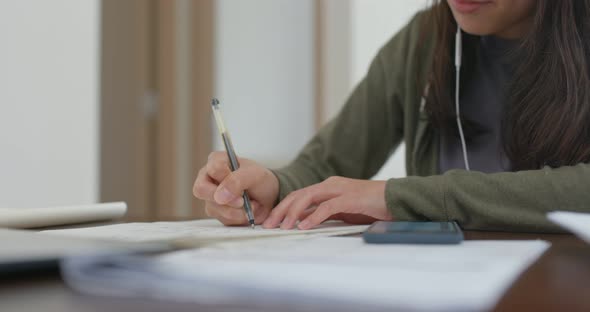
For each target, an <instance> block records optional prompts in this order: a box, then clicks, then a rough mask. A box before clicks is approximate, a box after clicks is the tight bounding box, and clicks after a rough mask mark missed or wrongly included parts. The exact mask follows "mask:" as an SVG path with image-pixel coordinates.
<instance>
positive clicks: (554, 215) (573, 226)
mask: <svg viewBox="0 0 590 312" xmlns="http://www.w3.org/2000/svg"><path fill="white" fill-rule="evenodd" d="M547 218H549V220H551V221H553V222H555V223H556V224H559V225H561V226H562V227H564V228H565V229H568V230H570V231H571V232H572V233H574V234H576V235H577V236H578V237H580V238H581V239H583V240H584V241H586V242H587V243H589V244H590V213H581V212H569V211H554V212H550V213H548V214H547Z"/></svg>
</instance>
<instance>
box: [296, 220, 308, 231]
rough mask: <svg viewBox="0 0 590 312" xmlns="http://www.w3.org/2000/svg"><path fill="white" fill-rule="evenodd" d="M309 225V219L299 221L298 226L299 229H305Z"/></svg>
mask: <svg viewBox="0 0 590 312" xmlns="http://www.w3.org/2000/svg"><path fill="white" fill-rule="evenodd" d="M308 227H309V221H301V223H299V226H298V228H299V229H300V230H307V229H308Z"/></svg>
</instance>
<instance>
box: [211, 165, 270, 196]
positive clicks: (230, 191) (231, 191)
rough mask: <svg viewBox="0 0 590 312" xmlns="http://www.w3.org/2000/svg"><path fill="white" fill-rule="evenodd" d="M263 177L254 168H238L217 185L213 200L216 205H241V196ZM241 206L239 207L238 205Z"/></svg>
mask: <svg viewBox="0 0 590 312" xmlns="http://www.w3.org/2000/svg"><path fill="white" fill-rule="evenodd" d="M263 177H264V172H263V171H261V170H259V168H257V167H254V166H244V167H240V168H239V169H238V170H236V171H232V172H230V173H229V174H228V175H227V176H226V177H225V178H224V179H223V180H222V181H221V183H220V184H219V186H218V187H217V189H216V190H215V193H214V195H213V199H214V200H215V202H216V203H218V204H221V205H226V204H230V203H232V206H234V205H238V204H243V200H242V194H243V193H244V191H245V190H247V189H249V188H250V187H252V186H254V185H256V183H258V181H260V180H261V179H262V178H263ZM240 206H241V205H240Z"/></svg>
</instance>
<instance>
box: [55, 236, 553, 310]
mask: <svg viewBox="0 0 590 312" xmlns="http://www.w3.org/2000/svg"><path fill="white" fill-rule="evenodd" d="M548 246H549V244H548V243H547V242H544V241H466V242H463V243H462V244H460V245H368V244H365V243H363V241H362V239H361V238H357V237H332V238H315V239H310V240H292V241H280V242H279V241H275V242H271V241H264V242H263V241H258V242H255V243H249V244H242V245H241V246H240V247H239V248H219V247H208V248H202V249H196V250H187V251H180V252H175V253H171V254H168V255H165V256H160V257H158V258H156V259H155V260H149V261H148V260H146V259H135V260H122V261H119V262H117V261H114V262H111V263H108V262H106V263H102V264H101V263H100V261H98V263H92V261H88V260H86V261H76V259H72V261H69V262H66V263H65V266H64V268H63V270H62V271H63V272H64V274H65V275H64V277H65V279H66V281H67V282H68V283H69V284H70V285H72V286H73V287H74V288H76V289H78V290H80V291H83V292H87V293H92V294H101V295H115V296H146V295H147V296H150V297H157V298H161V299H162V298H163V299H166V300H179V301H189V302H197V303H204V304H231V303H233V304H236V305H238V306H240V305H243V306H257V307H265V306H266V307H268V306H272V307H282V306H284V307H295V309H294V310H299V309H303V310H305V309H308V310H309V309H311V310H320V309H322V308H327V307H328V308H331V309H334V307H345V308H346V307H347V308H349V309H351V310H358V309H360V308H362V310H363V311H380V310H387V311H390V310H392V309H397V310H403V311H409V310H416V311H482V310H488V309H491V308H492V307H493V306H494V305H495V304H496V302H497V301H498V300H499V298H500V297H501V296H502V294H503V293H504V292H505V291H506V290H507V288H508V287H509V286H510V285H511V284H512V282H513V281H515V280H516V278H517V277H518V276H519V275H520V274H521V273H522V272H523V271H524V270H525V269H526V268H527V267H528V266H529V265H530V264H531V263H533V262H534V261H535V260H536V259H537V258H538V257H539V256H540V255H541V254H542V253H543V252H544V251H545V250H546V249H547V248H548ZM93 266H94V268H95V269H94V270H93V269H92V268H93Z"/></svg>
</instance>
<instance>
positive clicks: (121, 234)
mask: <svg viewBox="0 0 590 312" xmlns="http://www.w3.org/2000/svg"><path fill="white" fill-rule="evenodd" d="M367 227H368V226H367V225H348V224H345V223H343V222H327V223H324V224H322V225H320V226H319V227H317V228H315V229H312V230H306V231H301V230H297V229H294V230H281V229H263V228H262V227H260V226H257V227H256V229H252V228H250V227H249V226H224V225H223V224H221V222H219V221H217V220H214V219H205V220H194V221H181V222H152V223H124V224H114V225H106V226H97V227H88V228H79V229H69V230H50V231H44V233H50V234H56V235H73V236H77V237H87V238H96V239H106V240H115V241H127V242H152V241H176V242H178V243H179V244H182V243H185V244H186V245H191V244H192V243H195V244H199V243H206V242H210V241H214V242H219V241H229V240H236V239H237V240H243V239H258V238H277V237H283V238H287V237H294V236H306V237H309V236H310V235H313V236H314V237H315V236H332V235H345V234H355V233H361V232H363V231H364V230H365V229H366V228H367Z"/></svg>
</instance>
